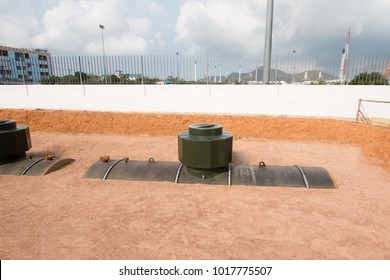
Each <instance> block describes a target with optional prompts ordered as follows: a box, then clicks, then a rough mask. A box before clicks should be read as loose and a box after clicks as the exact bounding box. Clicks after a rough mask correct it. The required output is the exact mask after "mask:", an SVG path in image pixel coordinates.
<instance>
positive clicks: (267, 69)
mask: <svg viewBox="0 0 390 280" xmlns="http://www.w3.org/2000/svg"><path fill="white" fill-rule="evenodd" d="M273 13H274V0H267V21H266V26H265V29H266V30H265V46H264V73H263V83H264V84H269V83H270V76H271V49H272V25H273V17H274V15H273Z"/></svg>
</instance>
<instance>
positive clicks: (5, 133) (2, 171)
mask: <svg viewBox="0 0 390 280" xmlns="http://www.w3.org/2000/svg"><path fill="white" fill-rule="evenodd" d="M31 147H32V145H31V138H30V130H29V127H28V126H24V125H16V121H14V120H0V175H17V176H25V175H27V176H41V175H45V174H48V173H50V172H53V171H55V170H57V169H60V168H62V167H63V166H65V165H67V164H70V163H72V162H73V161H74V160H73V159H67V158H57V157H55V155H54V154H51V153H49V154H45V155H42V156H29V157H26V152H27V151H28V150H30V149H31Z"/></svg>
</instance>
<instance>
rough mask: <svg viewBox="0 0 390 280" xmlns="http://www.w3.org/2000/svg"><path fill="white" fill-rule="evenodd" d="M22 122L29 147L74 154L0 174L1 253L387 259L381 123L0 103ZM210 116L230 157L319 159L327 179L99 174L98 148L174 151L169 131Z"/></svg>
mask: <svg viewBox="0 0 390 280" xmlns="http://www.w3.org/2000/svg"><path fill="white" fill-rule="evenodd" d="M0 119H14V120H16V121H17V122H18V124H27V125H29V126H30V130H31V138H32V144H33V148H32V149H31V151H29V153H31V154H42V153H45V152H53V153H55V154H56V155H57V156H60V157H68V158H74V159H76V161H75V162H74V163H73V164H71V165H69V166H67V167H65V168H63V169H61V170H58V171H56V172H53V173H50V174H48V175H46V176H43V177H26V176H25V177H16V176H5V175H0V228H1V230H0V259H390V235H389V232H390V184H389V182H390V172H389V170H390V169H389V168H390V145H389V143H390V131H389V129H387V128H380V127H369V126H365V125H363V124H358V123H354V122H348V121H339V120H328V119H297V118H273V117H260V116H204V115H157V114H155V115H154V114H118V113H100V112H62V111H43V110H35V111H23V110H0ZM200 122H215V123H220V124H222V125H223V126H224V129H225V130H229V131H231V132H232V133H233V134H234V139H235V140H234V153H233V161H234V162H236V163H241V164H242V163H245V164H256V163H257V162H259V161H260V160H264V161H265V162H266V163H269V164H275V165H296V164H298V165H302V166H323V167H324V168H326V169H327V170H328V171H329V173H330V174H331V175H332V177H333V179H334V181H335V182H336V185H337V189H334V190H306V189H296V188H284V187H274V188H266V187H248V186H246V187H245V186H232V187H227V186H207V185H200V184H196V185H184V184H174V183H166V182H136V181H113V180H108V181H102V180H99V179H84V178H83V174H84V173H85V172H86V170H87V169H88V168H89V166H91V165H92V164H93V163H94V162H95V161H96V160H98V158H99V157H100V156H102V155H106V154H108V155H110V157H111V158H113V159H117V158H121V157H123V156H128V157H129V158H130V159H137V160H146V159H148V158H149V157H150V156H153V157H154V158H155V159H156V160H162V161H177V139H176V135H177V133H178V132H179V131H181V130H185V129H187V126H188V125H189V124H192V123H200Z"/></svg>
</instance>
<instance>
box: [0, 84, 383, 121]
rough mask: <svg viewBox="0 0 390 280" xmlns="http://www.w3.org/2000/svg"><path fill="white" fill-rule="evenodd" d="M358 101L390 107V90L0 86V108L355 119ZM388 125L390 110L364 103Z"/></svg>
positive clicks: (355, 88) (286, 87)
mask: <svg viewBox="0 0 390 280" xmlns="http://www.w3.org/2000/svg"><path fill="white" fill-rule="evenodd" d="M359 99H373V100H381V101H390V86H307V85H145V86H143V85H85V86H81V85H29V86H24V85H1V86H0V108H13V109H38V108H40V109H63V110H93V111H115V112H159V113H209V114H254V115H277V116H280V115H287V116H310V117H333V118H338V117H342V118H355V116H356V111H357V107H358V100H359ZM363 109H364V110H365V111H366V113H367V115H368V116H369V117H380V118H388V119H390V104H371V103H364V105H363Z"/></svg>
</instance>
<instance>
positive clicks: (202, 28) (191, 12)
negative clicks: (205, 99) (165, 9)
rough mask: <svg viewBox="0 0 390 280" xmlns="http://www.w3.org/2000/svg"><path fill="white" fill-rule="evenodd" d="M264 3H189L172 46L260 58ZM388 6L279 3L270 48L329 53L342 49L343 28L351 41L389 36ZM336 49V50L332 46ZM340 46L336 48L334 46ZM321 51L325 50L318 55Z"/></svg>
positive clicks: (377, 1)
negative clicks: (349, 29)
mask: <svg viewBox="0 0 390 280" xmlns="http://www.w3.org/2000/svg"><path fill="white" fill-rule="evenodd" d="M266 2H267V1H252V0H247V1H233V0H227V1H226V0H204V1H201V0H188V1H187V2H186V3H185V4H183V6H182V7H181V10H180V16H179V18H178V20H177V24H176V38H175V39H176V42H178V43H181V44H186V45H189V48H190V52H197V51H200V52H219V53H225V54H227V53H246V54H248V53H249V54H251V53H260V54H261V53H262V51H263V44H264V31H265V18H266ZM389 10H390V1H388V0H373V1H359V0H358V1H357V0H344V1H339V0H329V1H311V0H278V1H275V6H274V32H273V38H274V40H273V41H274V44H273V46H274V49H279V50H282V51H283V50H284V51H286V50H288V49H290V50H291V49H292V48H301V49H302V50H305V51H308V50H312V51H316V48H320V47H321V45H323V46H324V48H326V47H327V46H329V45H330V43H329V42H330V41H331V42H332V44H333V48H332V49H329V51H330V52H331V51H335V50H339V49H341V48H342V46H343V44H344V41H345V39H344V38H345V32H344V28H345V27H349V26H350V27H352V40H353V39H354V38H366V37H367V40H368V38H369V37H370V36H373V35H374V34H376V36H377V38H378V40H383V41H384V42H389V40H390V39H385V38H384V36H383V35H382V36H381V37H379V36H380V34H381V33H382V34H386V33H388V28H389V26H390V20H389V15H388V11H389ZM335 44H336V45H335ZM337 44H340V45H337ZM321 51H323V50H321Z"/></svg>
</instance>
